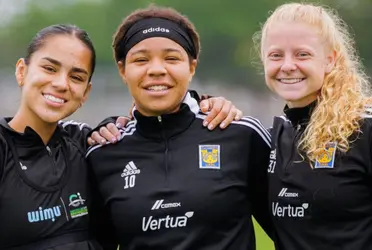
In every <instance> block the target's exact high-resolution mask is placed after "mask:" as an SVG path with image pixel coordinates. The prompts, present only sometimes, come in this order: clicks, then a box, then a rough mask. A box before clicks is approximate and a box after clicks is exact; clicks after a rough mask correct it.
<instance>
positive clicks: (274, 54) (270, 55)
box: [269, 52, 282, 60]
mask: <svg viewBox="0 0 372 250" xmlns="http://www.w3.org/2000/svg"><path fill="white" fill-rule="evenodd" d="M281 57H282V55H281V54H280V53H277V52H273V53H271V54H269V58H270V59H272V60H278V59H280V58H281Z"/></svg>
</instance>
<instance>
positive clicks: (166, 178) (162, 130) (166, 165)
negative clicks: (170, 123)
mask: <svg viewBox="0 0 372 250" xmlns="http://www.w3.org/2000/svg"><path fill="white" fill-rule="evenodd" d="M158 121H159V123H160V126H161V134H162V137H163V139H164V141H165V150H164V161H165V183H168V139H167V138H166V137H165V134H164V129H163V124H162V122H163V120H162V117H161V116H160V115H159V116H158Z"/></svg>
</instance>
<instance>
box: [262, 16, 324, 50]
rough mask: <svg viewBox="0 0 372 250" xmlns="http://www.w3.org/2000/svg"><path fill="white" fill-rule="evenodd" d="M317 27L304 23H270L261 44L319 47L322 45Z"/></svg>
mask: <svg viewBox="0 0 372 250" xmlns="http://www.w3.org/2000/svg"><path fill="white" fill-rule="evenodd" d="M323 45H324V44H323V42H322V39H321V37H320V34H319V33H318V31H317V29H316V28H315V27H314V26H312V25H309V24H306V23H301V22H300V23H299V22H279V23H275V24H272V25H271V26H270V27H269V29H268V30H267V33H266V38H265V40H264V43H263V46H264V47H265V48H269V47H271V46H279V47H288V46H290V47H300V46H309V47H313V48H315V49H319V48H321V47H322V46H323Z"/></svg>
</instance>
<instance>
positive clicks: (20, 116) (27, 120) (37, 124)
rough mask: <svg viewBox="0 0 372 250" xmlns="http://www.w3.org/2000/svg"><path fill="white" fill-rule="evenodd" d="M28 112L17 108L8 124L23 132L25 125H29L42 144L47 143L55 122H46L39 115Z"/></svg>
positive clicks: (54, 127) (55, 124)
mask: <svg viewBox="0 0 372 250" xmlns="http://www.w3.org/2000/svg"><path fill="white" fill-rule="evenodd" d="M30 113H31V112H22V110H21V109H19V110H18V112H17V113H16V115H15V116H14V118H13V119H12V120H11V121H10V122H9V126H10V127H11V128H12V129H14V130H15V131H17V132H19V133H24V131H25V129H26V127H30V128H32V129H33V130H34V131H35V132H36V133H37V134H38V135H39V136H40V138H41V139H42V141H43V142H44V144H47V143H48V141H49V140H50V138H51V137H52V135H53V133H54V131H55V129H56V127H57V123H47V122H45V121H42V120H41V119H40V118H39V117H35V116H32V115H30Z"/></svg>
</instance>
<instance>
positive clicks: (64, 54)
mask: <svg viewBox="0 0 372 250" xmlns="http://www.w3.org/2000/svg"><path fill="white" fill-rule="evenodd" d="M44 57H49V58H52V59H55V60H57V61H59V62H60V63H61V64H62V66H66V67H79V68H83V69H85V70H86V71H87V72H90V64H91V57H92V53H91V51H90V50H89V48H88V47H87V46H86V45H85V44H84V43H83V42H82V41H80V40H79V39H78V38H76V37H74V36H72V35H54V36H50V37H47V38H46V39H45V40H44V41H43V44H42V46H41V47H40V48H39V49H38V50H37V51H35V53H34V54H33V55H32V58H31V63H32V62H33V61H39V60H41V59H42V58H44Z"/></svg>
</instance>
